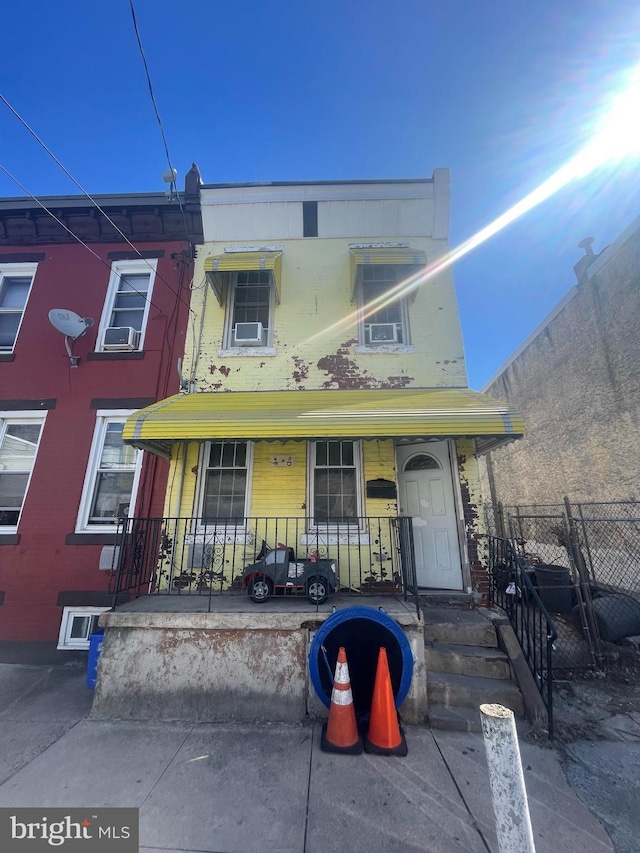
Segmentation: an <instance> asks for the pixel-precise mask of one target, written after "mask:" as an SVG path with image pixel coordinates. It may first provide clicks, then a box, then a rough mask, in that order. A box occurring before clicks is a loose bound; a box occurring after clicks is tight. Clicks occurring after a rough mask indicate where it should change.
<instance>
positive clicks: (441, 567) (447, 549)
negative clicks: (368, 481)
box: [396, 441, 462, 589]
mask: <svg viewBox="0 0 640 853" xmlns="http://www.w3.org/2000/svg"><path fill="white" fill-rule="evenodd" d="M396 461H397V466H398V489H399V494H398V510H399V515H410V516H411V517H412V518H413V537H414V546H415V555H416V571H417V576H418V586H426V587H431V588H432V589H462V566H461V564H460V548H459V545H458V523H457V519H456V510H455V504H454V500H453V484H452V481H451V463H450V460H449V444H448V442H446V441H433V442H426V443H420V444H406V445H396Z"/></svg>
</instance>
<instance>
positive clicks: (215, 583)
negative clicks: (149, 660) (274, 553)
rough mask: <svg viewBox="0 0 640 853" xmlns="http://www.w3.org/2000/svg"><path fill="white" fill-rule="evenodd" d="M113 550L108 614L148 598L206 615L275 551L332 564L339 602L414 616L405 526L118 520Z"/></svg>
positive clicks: (368, 521) (382, 520)
mask: <svg viewBox="0 0 640 853" xmlns="http://www.w3.org/2000/svg"><path fill="white" fill-rule="evenodd" d="M117 543H118V547H117V548H116V549H115V556H114V565H113V573H112V583H111V592H112V594H113V606H114V607H116V606H117V603H118V602H119V601H121V600H122V599H123V598H126V599H129V598H132V597H138V596H141V595H148V594H153V595H199V596H203V595H204V596H208V597H209V609H210V608H211V599H212V597H213V596H216V595H222V594H233V593H241V592H243V587H242V572H243V569H244V568H245V567H246V566H248V565H251V564H253V563H255V562H257V561H258V560H259V559H260V558H261V557H263V556H264V555H265V553H266V552H267V551H269V550H271V549H273V548H276V547H278V546H281V547H287V548H289V549H291V550H292V559H293V560H299V561H304V560H310V559H311V560H313V559H330V560H331V561H334V562H335V563H336V565H337V574H338V579H339V585H338V589H337V592H339V593H341V594H351V595H402V596H403V597H404V599H405V600H408V599H409V598H411V599H412V600H413V601H414V602H415V604H416V608H417V609H419V596H418V584H417V578H416V567H415V557H414V551H413V527H412V519H411V518H404V517H403V518H389V517H365V518H355V519H350V520H348V521H345V522H344V523H342V522H341V523H338V524H336V523H317V522H314V520H313V519H311V518H277V517H273V518H271V517H259V518H255V517H254V518H244V519H222V520H221V519H218V520H216V521H215V522H203V521H202V520H201V519H199V518H195V517H172V518H130V519H121V520H120V522H119V526H118V536H117Z"/></svg>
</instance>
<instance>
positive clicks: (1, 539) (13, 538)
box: [0, 533, 20, 545]
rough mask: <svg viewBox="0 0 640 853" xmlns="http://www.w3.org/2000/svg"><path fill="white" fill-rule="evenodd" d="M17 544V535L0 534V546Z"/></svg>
mask: <svg viewBox="0 0 640 853" xmlns="http://www.w3.org/2000/svg"><path fill="white" fill-rule="evenodd" d="M19 542H20V534H19V533H0V545H17V544H18V543H19Z"/></svg>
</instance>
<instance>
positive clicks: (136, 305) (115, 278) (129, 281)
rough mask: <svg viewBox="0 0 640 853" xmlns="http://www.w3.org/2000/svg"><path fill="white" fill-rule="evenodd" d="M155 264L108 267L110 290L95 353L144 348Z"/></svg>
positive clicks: (146, 262) (131, 263)
mask: <svg viewBox="0 0 640 853" xmlns="http://www.w3.org/2000/svg"><path fill="white" fill-rule="evenodd" d="M156 265H157V261H156V260H150V261H142V260H140V261H119V262H116V263H114V264H113V265H112V267H111V277H110V279H109V290H108V293H107V298H106V300H105V306H104V311H103V313H102V319H101V321H100V330H99V333H98V349H99V350H101V351H103V352H118V351H120V352H126V351H133V350H141V349H142V348H143V341H144V333H145V328H146V324H147V317H148V314H149V304H150V302H151V291H152V288H153V280H154V278H155V270H156Z"/></svg>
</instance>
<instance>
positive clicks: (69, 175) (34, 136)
mask: <svg viewBox="0 0 640 853" xmlns="http://www.w3.org/2000/svg"><path fill="white" fill-rule="evenodd" d="M0 101H2V102H3V103H4V104H5V106H6V107H8V108H9V110H11V112H12V113H13V114H14V116H15V117H16V118H17V119H18V121H19V122H20V124H22V125H23V127H24V128H26V130H28V131H29V133H30V134H31V136H33V138H34V139H35V140H36V142H38V144H39V145H41V146H42V148H44V150H45V151H46V152H47V154H48V155H49V156H50V157H51V159H52V160H53V161H54V162H55V163H56V164H57V165H58V166H59V167H60V168H61V169H62V171H63V172H64V173H65V175H67V177H68V178H69V179H70V180H71V181H73V183H74V184H75V185H76V186H77V187H78V189H79V190H80V192H82V194H83V195H85V196H86V197H87V198H88V199H89V201H90V202H91V203H92V204H93V205H95V207H96V208H97V209H98V210H99V211H100V213H101V214H102V215H103V216H104V217H105V219H106V220H107V222H109V224H110V225H112V226H113V227H114V228H115V230H116V231H117V232H118V234H120V236H121V237H122V239H123V240H124V241H125V242H126V243H127V244H128V245H129V246H131V248H132V249H133V251H134V252H135V253H136V255H138V257H139V258H140V260H141V261H144V263H145V264H146V265H147V266H148V267H149V269H150V270H153V272H154V273H155V275H156V276H157V278H159V279H160V281H162V282H164V283H165V284H166V286H167V287H168V288H169V290H170V291H171V292H172V293H173V294H174V296H177V297H178V299H179V300H180V301H181V302H182V304H183V305H184V306H185V307H186V308H187V309H188V310H189V311H191V310H192V308H191V306H190V305H188V304H187V303H186V302H185V301H184V299H183V298H182V297H181V296H180V294H179V293H178V291H177V290H174V289H173V288H172V287H171V285H170V284H169V282H168V281H167V280H166V279H165V278H163V277H162V276H161V275H160V274H159V273H158V272H157V271H156V270H154V269H153V266H152V264H150V263H149V261H148V260H147V258H144V257H143V256H142V254H141V252H140V250H139V249H138V248H137V246H134V245H133V243H132V242H131V240H129V238H128V237H127V235H126V234H125V233H124V232H123V231H121V230H120V228H118V226H117V225H116V223H115V222H114V221H113V219H111V217H110V216H109V214H108V213H106V211H104V210H103V209H102V208H101V207H100V205H99V204H98V202H97V201H96V200H95V199H94V198H93V196H91V195H90V194H89V193H88V192H87V190H85V188H84V187H83V186H82V184H80V183H79V181H77V180H76V179H75V178H74V177H73V175H72V174H71V172H70V171H69V170H68V169H67V168H66V166H64V165H63V164H62V163H61V162H60V160H58V158H57V157H56V155H55V154H54V153H53V151H51V149H50V148H48V147H47V145H46V144H45V143H44V142H43V140H42V139H40V137H39V136H38V134H37V133H36V132H35V130H33V128H32V127H30V126H29V124H28V123H27V121H26V120H25V119H23V118H22V116H21V115H20V113H19V112H18V111H17V110H16V109H14V107H12V106H11V104H10V103H9V101H8V100H7V99H6V98H5V97H4V95H3V94H2V93H1V92H0ZM16 183H17V181H16ZM29 195H31V194H30V193H29Z"/></svg>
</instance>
